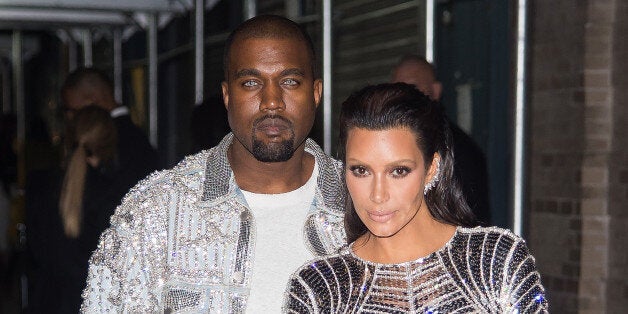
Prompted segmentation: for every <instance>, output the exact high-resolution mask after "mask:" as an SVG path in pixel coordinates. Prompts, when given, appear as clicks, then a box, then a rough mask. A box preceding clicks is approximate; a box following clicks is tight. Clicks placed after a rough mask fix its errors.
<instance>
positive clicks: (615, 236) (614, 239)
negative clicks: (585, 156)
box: [606, 0, 628, 313]
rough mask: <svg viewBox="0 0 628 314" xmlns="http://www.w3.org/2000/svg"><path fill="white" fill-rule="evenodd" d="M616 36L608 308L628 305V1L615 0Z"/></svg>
mask: <svg viewBox="0 0 628 314" xmlns="http://www.w3.org/2000/svg"><path fill="white" fill-rule="evenodd" d="M614 11H615V16H614V26H613V37H612V48H611V49H612V53H613V57H612V68H611V69H612V71H611V80H612V85H613V87H614V89H613V105H612V114H611V117H609V120H612V126H613V127H612V142H611V156H610V167H609V198H608V199H609V204H608V213H609V216H610V222H609V246H608V283H607V289H606V290H607V298H606V309H607V312H608V313H621V312H626V309H628V2H627V1H619V0H616V1H615V8H614Z"/></svg>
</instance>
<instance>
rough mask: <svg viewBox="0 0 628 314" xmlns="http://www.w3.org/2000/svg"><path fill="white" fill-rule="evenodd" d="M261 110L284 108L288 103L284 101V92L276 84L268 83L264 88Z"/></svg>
mask: <svg viewBox="0 0 628 314" xmlns="http://www.w3.org/2000/svg"><path fill="white" fill-rule="evenodd" d="M259 109H260V111H272V110H284V109H286V105H285V103H284V101H283V92H282V89H281V87H280V86H278V85H276V84H267V85H266V86H264V89H263V90H262V102H261V103H260V108H259Z"/></svg>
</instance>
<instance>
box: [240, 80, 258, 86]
mask: <svg viewBox="0 0 628 314" xmlns="http://www.w3.org/2000/svg"><path fill="white" fill-rule="evenodd" d="M257 85H259V84H258V83H257V82H256V81H253V80H248V81H245V82H244V83H242V86H244V87H254V86H257Z"/></svg>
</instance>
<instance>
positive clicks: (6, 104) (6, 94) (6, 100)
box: [0, 59, 12, 113]
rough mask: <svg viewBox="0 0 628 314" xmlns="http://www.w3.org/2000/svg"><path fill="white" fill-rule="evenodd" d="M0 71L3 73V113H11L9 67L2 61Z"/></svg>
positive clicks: (0, 61)
mask: <svg viewBox="0 0 628 314" xmlns="http://www.w3.org/2000/svg"><path fill="white" fill-rule="evenodd" d="M0 71H1V72H2V74H1V75H2V113H10V112H11V88H12V87H11V84H9V82H10V81H11V76H10V71H9V67H8V66H7V65H6V64H5V63H4V61H3V60H1V59H0Z"/></svg>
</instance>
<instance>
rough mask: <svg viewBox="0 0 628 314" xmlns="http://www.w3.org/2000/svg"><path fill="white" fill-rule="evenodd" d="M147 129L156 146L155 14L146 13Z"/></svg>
mask: <svg viewBox="0 0 628 314" xmlns="http://www.w3.org/2000/svg"><path fill="white" fill-rule="evenodd" d="M147 47H148V131H149V139H150V143H151V144H152V145H153V147H157V144H158V143H157V66H158V63H157V62H158V60H157V58H158V56H157V14H156V13H150V14H148V45H147Z"/></svg>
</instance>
